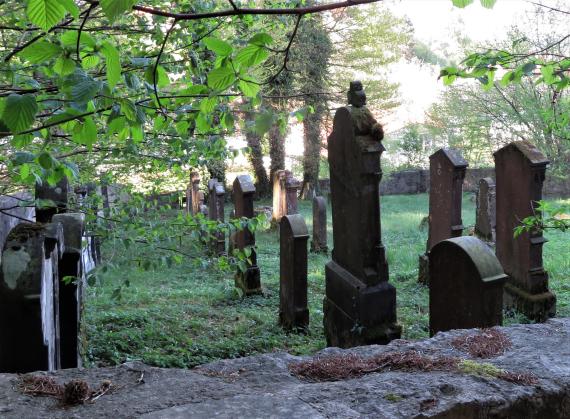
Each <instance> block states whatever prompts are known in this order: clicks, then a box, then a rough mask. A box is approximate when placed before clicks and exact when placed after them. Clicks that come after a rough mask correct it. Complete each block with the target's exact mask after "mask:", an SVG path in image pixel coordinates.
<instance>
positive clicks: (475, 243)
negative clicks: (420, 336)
mask: <svg viewBox="0 0 570 419" xmlns="http://www.w3.org/2000/svg"><path fill="white" fill-rule="evenodd" d="M429 264H430V267H429V269H430V284H429V309H430V317H429V330H430V336H433V335H434V334H436V333H437V332H442V331H446V330H452V329H470V328H476V327H478V328H483V327H492V326H500V325H502V323H503V286H504V283H505V280H506V278H507V276H506V275H505V274H504V272H503V268H502V267H501V264H500V263H499V260H498V259H497V257H496V256H495V254H494V253H493V251H492V250H491V248H490V247H489V246H488V245H486V244H485V243H484V242H482V241H481V240H479V239H478V238H476V237H472V236H463V237H456V238H453V239H447V240H443V241H440V242H439V243H437V244H436V245H435V246H434V247H433V248H432V249H431V251H430V253H429Z"/></svg>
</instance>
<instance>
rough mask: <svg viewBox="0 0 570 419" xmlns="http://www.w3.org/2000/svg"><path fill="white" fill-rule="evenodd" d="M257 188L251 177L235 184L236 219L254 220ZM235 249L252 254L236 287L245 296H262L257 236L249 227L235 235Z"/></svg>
mask: <svg viewBox="0 0 570 419" xmlns="http://www.w3.org/2000/svg"><path fill="white" fill-rule="evenodd" d="M254 195H255V186H254V185H253V181H252V179H251V177H250V176H249V175H241V176H238V177H237V178H236V180H235V181H234V184H233V200H234V208H235V217H236V218H243V217H245V218H253V217H254V212H253V197H254ZM235 247H236V248H237V249H239V250H245V249H249V250H248V251H247V252H251V253H250V254H249V257H248V262H246V263H245V266H244V267H242V268H243V269H239V270H238V272H237V274H236V277H235V284H236V287H237V288H239V289H241V290H242V291H243V293H244V295H252V294H260V293H261V280H260V276H261V275H260V272H259V267H258V266H257V253H256V250H255V235H254V233H252V232H251V231H250V230H249V229H248V228H247V227H246V228H244V229H243V230H241V231H239V232H237V233H236V235H235Z"/></svg>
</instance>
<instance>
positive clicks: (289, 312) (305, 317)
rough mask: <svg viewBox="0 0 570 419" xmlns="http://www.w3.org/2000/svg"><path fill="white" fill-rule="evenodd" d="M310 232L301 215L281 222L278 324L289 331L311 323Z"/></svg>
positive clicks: (295, 215) (283, 218) (282, 218)
mask: <svg viewBox="0 0 570 419" xmlns="http://www.w3.org/2000/svg"><path fill="white" fill-rule="evenodd" d="M308 239H309V232H308V230H307V225H306V224H305V219H304V218H303V216H302V215H300V214H292V215H284V216H283V217H281V221H280V222H279V241H280V262H279V272H280V280H279V324H280V325H281V326H282V327H283V328H284V329H286V330H292V329H306V328H307V327H308V326H309V309H308V307H307V240H308Z"/></svg>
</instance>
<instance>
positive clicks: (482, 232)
mask: <svg viewBox="0 0 570 419" xmlns="http://www.w3.org/2000/svg"><path fill="white" fill-rule="evenodd" d="M496 199H497V195H496V191H495V181H494V180H493V179H491V178H489V177H486V178H483V179H480V180H479V189H478V190H477V210H476V215H475V234H476V235H477V236H478V237H480V238H481V239H483V240H486V241H495V225H496V212H497V208H496Z"/></svg>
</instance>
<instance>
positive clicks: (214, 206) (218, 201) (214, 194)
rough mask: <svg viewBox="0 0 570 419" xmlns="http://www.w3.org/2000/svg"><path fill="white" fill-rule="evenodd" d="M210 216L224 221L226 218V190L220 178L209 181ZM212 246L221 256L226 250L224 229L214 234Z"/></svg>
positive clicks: (215, 219) (214, 219) (219, 221)
mask: <svg viewBox="0 0 570 419" xmlns="http://www.w3.org/2000/svg"><path fill="white" fill-rule="evenodd" d="M208 192H209V197H208V208H209V210H208V216H209V218H210V220H213V221H217V222H218V223H223V222H224V219H225V214H224V203H225V199H226V190H225V188H224V185H223V184H222V183H221V182H218V179H215V178H214V179H210V181H209V182H208ZM212 248H213V250H214V252H215V253H216V254H217V255H218V256H219V255H223V254H225V252H226V238H225V234H224V232H223V231H219V232H217V233H216V234H215V235H214V239H213V240H212Z"/></svg>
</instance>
